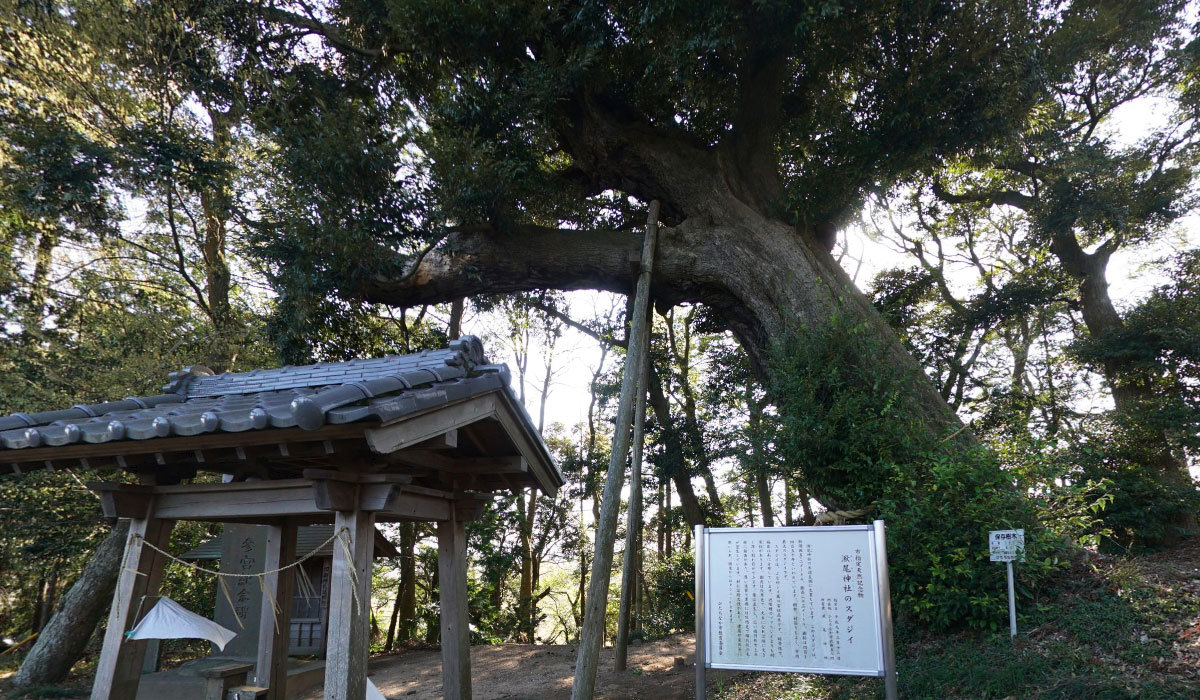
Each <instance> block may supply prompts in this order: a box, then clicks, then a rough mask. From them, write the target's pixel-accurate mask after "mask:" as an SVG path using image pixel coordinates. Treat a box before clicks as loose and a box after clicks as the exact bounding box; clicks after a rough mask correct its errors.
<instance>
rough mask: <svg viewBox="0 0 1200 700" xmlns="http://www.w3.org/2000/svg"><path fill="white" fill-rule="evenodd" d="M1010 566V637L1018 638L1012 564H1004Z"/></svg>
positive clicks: (1008, 562)
mask: <svg viewBox="0 0 1200 700" xmlns="http://www.w3.org/2000/svg"><path fill="white" fill-rule="evenodd" d="M1004 563H1005V564H1006V565H1007V566H1008V636H1009V637H1016V636H1017V595H1016V592H1015V591H1014V586H1013V568H1012V562H1011V561H1007V562H1004Z"/></svg>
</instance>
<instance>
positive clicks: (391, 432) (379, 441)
mask: <svg viewBox="0 0 1200 700" xmlns="http://www.w3.org/2000/svg"><path fill="white" fill-rule="evenodd" d="M495 412H496V399H495V393H494V392H492V393H488V394H484V395H483V396H476V397H474V398H470V399H466V400H463V401H460V402H458V403H455V404H449V405H446V406H439V407H438V408H437V409H436V410H432V411H429V412H427V413H423V414H420V415H418V416H415V417H411V418H407V417H406V418H402V419H400V420H399V421H397V422H395V423H392V424H390V425H385V426H381V427H378V428H369V429H367V430H366V432H365V433H364V435H365V436H366V439H367V444H368V445H369V446H370V447H371V449H372V450H373V451H375V452H376V453H378V454H388V453H391V452H395V451H396V450H399V449H403V448H405V447H411V446H413V445H416V444H417V443H420V442H424V441H425V440H431V439H434V438H436V437H438V436H439V435H443V434H445V433H446V432H448V431H450V430H456V429H458V428H462V427H464V426H467V425H470V424H472V423H475V422H476V421H481V420H483V419H485V418H490V417H492V416H493V415H494V414H495Z"/></svg>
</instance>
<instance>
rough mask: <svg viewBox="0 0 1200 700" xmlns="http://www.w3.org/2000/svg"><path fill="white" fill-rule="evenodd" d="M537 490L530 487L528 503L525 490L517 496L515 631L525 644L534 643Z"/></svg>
mask: <svg viewBox="0 0 1200 700" xmlns="http://www.w3.org/2000/svg"><path fill="white" fill-rule="evenodd" d="M536 508H537V491H536V490H533V489H530V494H529V501H528V505H526V500H525V492H524V491H522V492H521V493H520V494H519V495H518V496H517V514H518V515H517V527H518V528H519V529H520V538H521V581H520V586H519V588H518V592H517V620H518V623H517V625H518V627H517V631H518V634H519V635H520V638H521V640H522V641H524V642H525V643H526V644H533V643H534V638H533V637H534V632H535V630H534V617H535V616H534V613H533V607H534V605H533V515H534V512H535V509H536Z"/></svg>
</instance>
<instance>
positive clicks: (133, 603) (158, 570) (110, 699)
mask: <svg viewBox="0 0 1200 700" xmlns="http://www.w3.org/2000/svg"><path fill="white" fill-rule="evenodd" d="M174 524H175V523H174V522H173V521H170V520H161V519H158V518H145V517H143V518H136V519H133V520H132V521H130V523H129V541H128V542H127V543H126V544H125V556H124V557H123V558H122V560H121V572H120V574H119V575H118V578H117V586H116V590H115V591H114V592H113V602H112V607H111V608H110V609H109V613H108V627H107V629H106V630H105V633H104V642H103V645H102V646H101V648H100V661H99V663H97V665H96V675H95V679H94V680H93V681H92V696H91V697H92V700H135V698H136V697H137V689H138V681H139V680H140V679H141V674H142V663H143V661H144V658H145V653H146V641H145V640H138V641H134V640H127V639H125V633H126V632H128V631H129V630H131V629H133V627H134V626H135V625H136V624H137V623H138V621H139V620H140V619H141V616H143V615H145V614H146V613H147V612H149V610H150V608H151V607H152V604H146V603H147V602H148V601H149V598H150V597H151V596H154V595H156V594H157V593H158V584H159V582H160V581H161V580H162V572H163V565H164V563H165V559H166V558H165V557H164V556H163V555H161V554H159V553H158V552H156V551H154V550H153V549H151V548H149V547H146V546H144V544H143V542H148V543H150V544H152V545H154V546H156V547H159V548H160V549H166V548H167V546H168V540H169V539H170V535H171V528H172V526H174Z"/></svg>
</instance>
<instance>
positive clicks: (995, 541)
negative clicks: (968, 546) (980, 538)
mask: <svg viewBox="0 0 1200 700" xmlns="http://www.w3.org/2000/svg"><path fill="white" fill-rule="evenodd" d="M988 535H989V536H988V544H989V547H988V549H989V550H990V552H991V554H992V561H1025V531H1024V530H992V531H991V532H990V533H988Z"/></svg>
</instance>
